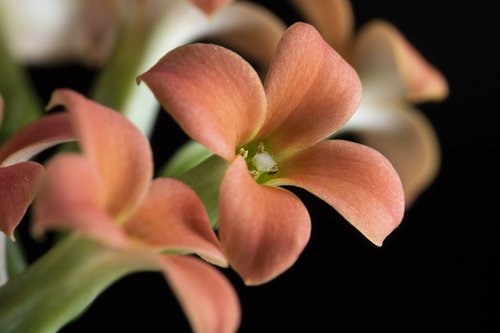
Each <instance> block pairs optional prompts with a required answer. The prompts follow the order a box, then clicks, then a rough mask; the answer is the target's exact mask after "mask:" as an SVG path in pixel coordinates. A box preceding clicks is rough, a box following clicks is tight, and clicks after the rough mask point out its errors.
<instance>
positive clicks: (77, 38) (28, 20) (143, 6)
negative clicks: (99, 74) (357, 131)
mask: <svg viewBox="0 0 500 333" xmlns="http://www.w3.org/2000/svg"><path fill="white" fill-rule="evenodd" d="M232 2H233V1H232V0H165V1H159V0H148V1H138V0H120V1H117V0H85V1H82V0H37V1H33V0H2V1H0V30H2V29H3V30H4V32H5V37H6V39H7V44H8V46H9V49H10V50H11V52H12V54H13V55H14V56H15V57H16V58H17V59H19V60H20V61H21V62H23V63H28V64H47V63H58V62H66V61H81V62H83V63H86V64H88V65H91V66H102V65H103V64H105V63H106V62H107V61H108V60H109V58H110V56H111V54H112V53H113V52H114V49H115V48H116V45H117V43H118V42H119V40H120V39H123V38H125V39H127V37H124V36H123V34H124V33H127V31H128V29H129V28H131V27H132V28H134V29H136V30H141V31H140V34H141V35H142V39H143V40H147V39H148V35H147V33H148V32H151V28H152V27H155V29H156V30H158V31H161V33H158V34H156V36H155V37H154V40H155V41H154V44H156V45H155V46H154V47H155V48H157V49H159V50H160V51H158V52H154V53H155V54H159V55H160V56H161V55H163V54H165V53H166V52H167V51H169V50H170V49H172V48H173V47H175V46H178V45H181V44H183V43H186V42H187V41H189V40H194V39H197V38H214V39H219V40H222V41H224V42H225V43H227V44H229V45H234V46H235V47H237V48H238V49H241V50H242V51H243V52H245V53H246V54H248V55H249V56H251V57H255V58H256V60H257V61H262V60H263V59H262V58H263V57H268V56H269V55H271V54H272V52H273V48H274V44H273V43H272V39H269V38H267V36H268V33H269V32H273V31H277V30H280V29H281V28H282V26H283V23H282V22H277V21H274V20H271V19H269V18H268V16H270V15H271V14H270V12H269V11H268V10H266V9H264V8H263V7H260V6H257V5H255V4H252V3H247V2H236V3H232ZM229 4H230V5H229ZM139 21H140V22H139ZM168 31H169V32H168ZM128 33H129V32H128ZM246 41H248V42H246ZM257 50H258V52H257ZM153 58H154V57H153ZM156 60H157V59H154V60H153V61H156ZM265 60H269V59H265ZM262 62H263V61H262ZM151 65H152V63H151V64H149V66H151ZM148 68H149V67H148Z"/></svg>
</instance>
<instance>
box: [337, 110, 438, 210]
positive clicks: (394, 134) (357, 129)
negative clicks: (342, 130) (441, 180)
mask: <svg viewBox="0 0 500 333" xmlns="http://www.w3.org/2000/svg"><path fill="white" fill-rule="evenodd" d="M361 104H362V105H363V104H364V103H361ZM367 107H369V109H370V110H371V112H372V113H374V114H373V117H376V116H379V118H383V117H390V123H388V124H387V125H386V126H379V127H376V126H364V124H363V123H360V124H357V123H359V122H353V124H351V125H349V123H351V120H352V121H354V120H356V116H355V117H353V118H351V120H350V121H349V122H348V125H347V126H346V127H348V128H350V130H351V131H352V132H353V133H354V134H355V135H356V136H357V137H358V138H359V139H360V140H361V142H362V143H364V144H366V145H368V146H370V147H373V148H375V149H376V150H377V151H379V152H381V153H382V154H383V155H384V156H386V157H387V158H388V159H389V161H391V163H392V165H393V166H394V167H395V169H396V171H397V172H398V174H399V176H400V177H401V180H402V182H403V188H404V191H405V202H406V206H407V207H408V206H410V205H411V204H412V203H413V201H414V200H415V199H416V198H417V197H418V195H419V194H420V193H421V192H422V191H423V190H425V189H426V188H427V186H428V185H429V184H430V183H431V182H432V181H433V180H434V179H435V177H436V175H437V173H438V170H439V166H440V164H441V154H440V147H439V141H438V138H437V136H436V133H435V131H434V129H433V127H432V124H431V123H430V122H429V120H428V119H427V118H425V117H424V115H423V114H422V112H420V110H417V109H413V108H410V107H408V106H406V105H401V104H389V103H381V104H379V105H377V104H375V103H371V104H370V105H367ZM363 110H365V108H360V109H359V110H358V111H357V112H356V115H357V114H358V113H359V114H360V115H361V113H362V112H363ZM364 112H370V111H368V109H366V111H364ZM357 125H359V126H357Z"/></svg>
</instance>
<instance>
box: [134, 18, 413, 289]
mask: <svg viewBox="0 0 500 333" xmlns="http://www.w3.org/2000/svg"><path fill="white" fill-rule="evenodd" d="M139 80H141V81H144V82H145V83H146V84H147V85H148V86H149V87H150V89H151V90H152V91H153V92H154V93H155V95H156V96H157V98H158V99H159V101H160V103H161V104H162V105H163V106H164V108H165V109H166V110H167V111H168V112H169V113H170V114H171V115H172V117H173V118H174V119H175V120H176V121H177V122H178V123H179V125H180V126H181V127H182V128H183V129H184V130H185V131H186V133H187V134H188V135H190V136H191V137H192V138H193V139H194V140H196V141H199V142H200V143H202V144H203V145H205V146H206V147H207V148H208V149H209V150H210V151H212V152H214V153H215V154H217V155H219V156H220V157H222V158H223V159H225V160H226V161H228V162H229V166H228V169H227V171H226V173H225V176H224V178H223V181H222V184H221V187H220V197H219V216H218V223H219V236H220V239H221V244H222V247H223V249H224V251H225V253H226V256H227V258H228V259H229V262H230V264H231V265H232V266H233V267H234V268H235V270H236V271H237V272H238V273H239V274H240V275H241V276H242V277H243V278H244V280H245V282H246V283H247V284H259V283H263V282H266V281H269V280H270V279H272V278H274V277H276V276H277V275H278V274H280V273H282V272H283V271H284V270H286V269H287V268H288V267H290V266H291V265H292V264H293V263H294V262H295V260H296V259H297V257H298V256H299V255H300V253H301V252H302V250H303V248H304V246H305V245H306V243H307V242H308V239H309V235H310V217H309V214H308V212H307V209H306V208H305V206H304V204H303V203H302V202H301V201H300V199H299V198H298V197H296V196H295V195H294V194H293V193H292V192H290V191H288V190H286V189H284V188H282V187H281V186H286V185H293V186H298V187H301V188H304V189H306V190H308V191H310V192H311V193H313V194H315V195H316V196H318V197H319V198H321V199H323V200H325V201H326V202H327V203H329V204H330V205H331V206H332V207H334V208H335V209H336V210H338V211H339V212H340V214H342V215H343V216H344V217H345V218H346V219H347V220H348V221H349V222H350V223H351V224H353V225H354V226H355V227H356V228H357V229H358V230H359V231H360V232H361V233H363V234H364V235H365V236H366V237H367V238H368V239H370V240H371V241H372V242H373V243H375V244H377V245H381V244H382V241H383V240H384V238H385V237H386V236H387V235H388V234H389V233H390V232H391V231H392V230H393V229H394V228H395V227H397V226H398V224H399V223H400V221H401V219H402V216H403V212H404V200H403V199H404V198H403V196H404V195H403V190H402V186H401V182H400V179H399V177H398V175H397V173H396V172H395V170H394V169H393V167H392V166H391V164H390V163H389V161H387V160H386V159H385V158H384V157H383V156H382V155H381V154H379V153H378V152H377V151H375V150H373V149H372V148H369V147H366V146H363V145H360V144H357V143H352V142H348V141H344V140H324V139H325V138H327V137H328V136H329V135H331V134H332V133H334V132H335V131H337V130H338V129H339V128H341V126H342V125H343V124H344V123H345V122H346V121H347V120H348V119H349V118H350V117H351V115H352V113H353V112H354V110H355V109H356V107H357V105H358V102H359V98H360V94H361V86H360V82H359V79H358V77H357V75H356V72H355V71H354V70H353V69H352V68H351V66H349V64H347V63H346V62H345V61H344V60H343V59H342V58H341V57H340V56H339V55H338V54H337V53H336V52H335V51H334V50H333V49H332V48H331V47H330V46H329V45H328V44H326V43H325V41H324V40H323V39H322V38H321V36H320V35H319V33H318V32H317V31H316V30H315V29H314V28H313V27H312V26H310V25H308V24H304V23H296V24H294V25H293V26H291V27H290V28H289V29H288V30H287V31H286V32H285V33H284V34H283V37H282V39H281V41H280V43H279V44H278V47H277V49H276V54H275V57H274V60H273V62H272V63H271V65H270V67H269V71H268V74H267V77H266V79H265V83H264V85H262V83H261V81H260V79H259V77H258V75H257V73H256V72H255V70H254V69H253V68H252V67H251V65H250V64H249V63H247V62H246V61H245V60H243V59H242V58H241V57H240V56H238V55H237V54H235V53H233V52H231V51H229V50H227V49H225V48H223V47H220V46H216V45H210V44H191V45H188V46H183V47H180V48H177V49H176V50H174V51H172V52H170V53H169V54H167V55H166V56H165V57H164V58H162V59H161V60H160V61H159V62H158V63H157V64H156V65H155V66H154V67H153V68H151V69H150V70H149V71H148V72H146V73H144V74H143V75H141V76H140V77H139ZM204 176H207V175H204Z"/></svg>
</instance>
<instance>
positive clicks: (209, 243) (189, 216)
mask: <svg viewBox="0 0 500 333" xmlns="http://www.w3.org/2000/svg"><path fill="white" fill-rule="evenodd" d="M124 228H125V230H126V232H127V233H128V235H129V236H133V237H137V238H139V239H141V240H142V241H144V242H146V243H148V244H149V245H151V246H157V247H158V248H159V249H161V250H181V251H185V252H195V253H197V254H199V255H201V256H203V258H207V259H208V260H210V261H211V262H214V263H217V264H218V265H222V266H226V265H227V262H226V259H225V258H224V255H223V254H222V252H221V251H220V249H219V242H218V240H217V237H216V236H215V233H214V231H213V230H212V228H211V226H210V221H209V220H208V215H207V212H206V211H205V207H204V206H203V203H202V202H201V201H200V199H199V198H198V197H197V196H196V194H195V193H194V191H193V190H191V188H189V187H188V186H187V185H185V184H184V183H182V182H180V181H179V180H175V179H172V178H158V179H156V180H154V181H153V182H152V183H151V188H150V190H149V193H148V195H147V196H146V198H145V200H144V201H143V203H142V205H141V207H140V208H139V209H138V210H137V211H136V212H135V214H134V215H133V216H132V217H131V218H130V219H129V220H127V222H126V223H125V224H124Z"/></svg>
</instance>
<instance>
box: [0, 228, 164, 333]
mask: <svg viewBox="0 0 500 333" xmlns="http://www.w3.org/2000/svg"><path fill="white" fill-rule="evenodd" d="M134 256H135V257H134ZM153 269H155V267H153V266H152V265H150V264H149V263H146V262H145V260H144V257H142V258H140V257H139V255H138V254H135V253H127V252H125V251H124V250H118V249H113V248H109V247H106V246H104V245H102V244H100V243H97V242H95V241H92V240H89V239H86V238H83V237H81V236H78V235H75V234H72V235H70V236H68V237H66V238H65V239H64V240H62V241H60V242H59V243H58V244H57V245H56V246H54V247H53V248H52V249H51V250H50V251H49V252H48V253H47V254H45V255H44V256H43V257H41V258H40V259H39V260H38V261H36V262H35V263H34V264H33V265H31V266H30V267H29V268H28V269H27V270H26V271H24V272H23V273H21V274H19V275H17V276H15V277H14V278H12V279H10V280H9V281H8V282H7V283H6V284H5V285H3V286H2V287H1V288H0V300H1V302H0V332H2V333H54V332H57V331H58V330H59V329H60V328H61V327H63V326H64V325H65V324H67V323H68V322H70V321H71V320H72V319H74V318H76V317H77V316H78V315H79V314H80V313H82V311H84V310H85V309H86V308H87V307H88V306H89V304H91V302H92V301H93V300H94V299H95V298H96V297H97V296H98V295H99V294H100V293H101V292H102V291H103V290H105V289H106V288H107V287H108V286H109V285H110V284H112V283H113V282H114V281H116V280H118V279H119V278H121V277H123V276H124V275H125V274H128V273H130V272H133V271H138V270H153Z"/></svg>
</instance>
